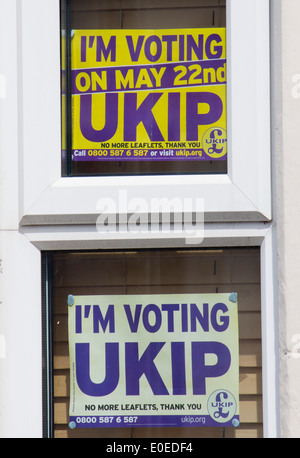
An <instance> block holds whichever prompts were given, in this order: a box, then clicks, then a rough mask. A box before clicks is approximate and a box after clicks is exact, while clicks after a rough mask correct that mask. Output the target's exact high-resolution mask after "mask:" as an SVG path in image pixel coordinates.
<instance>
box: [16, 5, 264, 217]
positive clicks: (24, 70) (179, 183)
mask: <svg viewBox="0 0 300 458" xmlns="http://www.w3.org/2000/svg"><path fill="white" fill-rule="evenodd" d="M20 3H21V5H22V7H21V10H22V11H21V36H22V40H21V44H20V46H21V47H22V66H21V68H20V70H21V84H22V106H21V108H22V112H23V113H22V116H21V117H20V122H21V126H20V128H21V130H22V140H23V142H22V145H23V150H22V152H21V153H22V157H23V159H22V160H23V164H24V169H23V176H22V179H21V184H22V187H23V192H22V205H21V207H20V220H21V223H22V224H25V225H28V224H30V225H32V224H33V225H35V224H74V223H83V222H84V223H90V224H93V223H94V222H95V218H96V217H97V201H98V199H99V198H100V197H103V196H106V197H111V198H115V199H117V197H118V191H119V189H122V190H126V191H127V192H128V194H130V193H131V194H132V193H133V194H134V195H135V196H139V197H143V198H145V199H147V198H149V196H153V195H155V194H156V193H157V192H159V194H160V195H161V194H162V193H163V194H164V197H167V198H171V197H173V194H174V187H176V190H177V192H178V195H179V196H187V195H188V196H189V197H196V196H197V197H202V198H203V199H204V205H205V220H206V221H209V222H218V221H267V220H270V219H271V178H270V112H269V111H270V109H269V107H270V82H269V55H270V48H269V44H270V43H269V0H227V58H228V115H227V117H228V150H229V158H228V174H224V175H181V176H178V175H176V176H172V175H166V176H131V177H72V178H70V177H68V178H62V177H61V100H60V93H61V87H60V22H59V0H26V1H21V2H20ZM245 11H246V12H247V13H246V14H247V20H246V21H245V20H243V21H242V20H240V19H241V18H243V17H244V15H245ZM33 24H34V26H33ZM241 49H242V50H243V53H241ZM41 100H42V103H41Z"/></svg>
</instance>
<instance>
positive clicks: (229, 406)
mask: <svg viewBox="0 0 300 458" xmlns="http://www.w3.org/2000/svg"><path fill="white" fill-rule="evenodd" d="M207 408H208V412H209V414H210V416H211V418H213V420H215V421H216V422H218V423H227V422H228V421H230V420H231V419H232V418H233V417H234V415H235V413H236V400H235V398H234V396H233V395H232V394H231V393H230V392H229V391H226V390H218V391H214V392H213V393H212V394H211V395H210V397H209V399H208V403H207Z"/></svg>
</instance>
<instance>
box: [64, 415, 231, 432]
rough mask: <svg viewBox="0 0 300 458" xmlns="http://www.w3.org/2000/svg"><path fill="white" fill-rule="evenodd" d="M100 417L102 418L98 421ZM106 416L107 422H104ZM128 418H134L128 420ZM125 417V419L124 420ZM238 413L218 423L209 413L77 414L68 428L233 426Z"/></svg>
mask: <svg viewBox="0 0 300 458" xmlns="http://www.w3.org/2000/svg"><path fill="white" fill-rule="evenodd" d="M100 418H102V419H103V421H102V422H100ZM105 418H107V419H108V420H107V422H105V420H104V419H105ZM129 418H132V419H134V421H133V420H132V421H130V420H129ZM126 419H127V420H126ZM234 421H235V422H236V424H237V425H238V424H239V415H234V417H233V418H231V419H230V421H228V422H225V423H221V422H220V423H218V422H217V421H215V420H213V419H212V418H211V417H210V415H164V416H160V415H78V416H70V417H69V426H70V428H73V429H74V428H128V427H129V428H132V427H160V426H163V427H176V426H177V427H178V426H180V427H191V426H194V427H234V426H235V425H234V424H233V423H234Z"/></svg>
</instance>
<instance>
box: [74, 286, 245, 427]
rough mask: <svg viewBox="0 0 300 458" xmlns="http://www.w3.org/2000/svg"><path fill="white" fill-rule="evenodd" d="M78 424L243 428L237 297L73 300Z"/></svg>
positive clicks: (217, 295) (106, 297) (191, 295)
mask: <svg viewBox="0 0 300 458" xmlns="http://www.w3.org/2000/svg"><path fill="white" fill-rule="evenodd" d="M68 332H69V354H70V410H69V426H70V428H88V427H91V428H118V427H133V426H136V427H164V426H165V427H172V426H175V427H189V426H197V427H205V426H209V427H212V426H216V427H223V426H231V427H232V426H238V425H239V350H238V314H237V295H236V293H231V294H182V295H181V294H179V295H178V294H163V295H112V296H73V295H69V297H68Z"/></svg>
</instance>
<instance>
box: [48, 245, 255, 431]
mask: <svg viewBox="0 0 300 458" xmlns="http://www.w3.org/2000/svg"><path fill="white" fill-rule="evenodd" d="M51 260H52V278H53V287H52V298H53V304H52V308H53V319H52V329H53V367H54V373H53V375H54V430H55V437H116V438H117V437H136V438H138V437H140V438H147V437H149V438H151V437H153V438H154V437H159V438H164V437H165V438H171V437H173V438H184V437H189V438H192V437H262V385H261V376H262V361H261V329H260V314H261V310H260V267H259V266H260V252H259V249H257V248H250V249H239V248H237V249H215V250H209V249H207V250H153V251H130V252H129V251H116V252H87V253H75V252H74V253H72V252H71V253H53V254H51ZM230 291H235V292H237V296H238V321H239V393H240V396H239V401H240V421H241V423H240V426H239V427H238V428H232V427H225V428H224V427H222V426H220V427H189V426H188V427H171V428H170V427H168V428H165V427H151V428H149V427H147V428H143V427H132V428H131V427H124V428H77V429H70V428H69V426H68V424H69V406H70V359H69V347H68V325H67V322H68V305H67V301H68V295H69V294H73V295H87V296H90V295H97V296H98V295H109V296H114V295H122V296H124V295H146V294H147V295H149V294H160V295H166V294H168V295H171V294H176V295H179V294H182V295H187V294H204V293H205V294H208V293H228V292H230ZM82 316H83V315H82ZM124 325H125V324H124ZM151 336H152V337H153V334H151ZM151 336H150V337H151ZM111 338H112V337H111V334H110V339H111ZM198 339H200V337H199V336H198ZM200 340H201V339H200ZM170 371H171V369H170ZM169 397H170V396H169ZM175 397H176V396H175ZM125 398H126V396H125V395H124V399H125ZM172 399H174V395H173V396H172ZM124 402H125V400H124ZM103 403H104V404H105V402H104V401H103ZM98 414H99V413H97V415H98Z"/></svg>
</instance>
